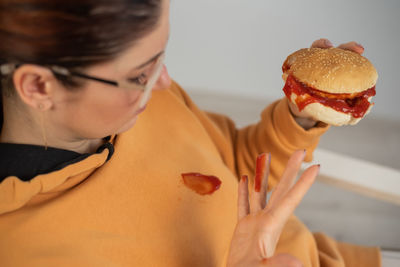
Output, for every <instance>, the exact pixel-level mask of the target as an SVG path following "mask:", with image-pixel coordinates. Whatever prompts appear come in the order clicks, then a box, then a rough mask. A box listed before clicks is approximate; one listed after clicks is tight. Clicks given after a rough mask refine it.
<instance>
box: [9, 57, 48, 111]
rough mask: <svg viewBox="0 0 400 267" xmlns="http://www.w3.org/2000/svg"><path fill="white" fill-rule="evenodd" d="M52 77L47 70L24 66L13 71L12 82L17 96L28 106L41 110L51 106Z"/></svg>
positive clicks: (39, 67)
mask: <svg viewBox="0 0 400 267" xmlns="http://www.w3.org/2000/svg"><path fill="white" fill-rule="evenodd" d="M53 80H54V76H53V74H52V73H51V71H50V70H49V69H47V68H44V67H41V66H37V65H30V64H24V65H22V66H20V67H19V68H17V69H16V70H15V71H14V75H13V81H14V86H15V90H16V92H17V94H18V95H19V97H20V99H21V100H22V102H24V103H25V104H27V105H28V106H30V107H32V108H35V109H39V106H40V107H41V110H42V111H43V110H46V109H49V108H50V107H51V106H52V103H53V101H52V86H51V82H52V81H53Z"/></svg>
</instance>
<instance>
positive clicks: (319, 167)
mask: <svg viewBox="0 0 400 267" xmlns="http://www.w3.org/2000/svg"><path fill="white" fill-rule="evenodd" d="M317 166H318V173H319V172H320V171H321V164H318V165H317Z"/></svg>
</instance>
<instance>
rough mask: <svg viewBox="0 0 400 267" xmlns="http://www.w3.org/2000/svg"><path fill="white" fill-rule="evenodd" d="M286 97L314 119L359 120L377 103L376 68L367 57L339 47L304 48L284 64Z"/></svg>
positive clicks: (340, 122)
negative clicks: (373, 101)
mask: <svg viewBox="0 0 400 267" xmlns="http://www.w3.org/2000/svg"><path fill="white" fill-rule="evenodd" d="M282 71H283V75H282V78H283V79H284V81H285V86H284V88H283V91H284V92H285V95H286V97H287V98H288V99H289V100H290V101H291V102H292V103H294V104H295V105H296V106H297V107H298V109H299V110H300V111H302V110H304V111H305V112H306V113H307V114H309V115H310V116H312V117H313V118H314V119H315V120H319V121H322V122H325V123H328V124H331V125H336V126H341V125H347V124H351V125H354V124H356V123H358V122H359V121H360V120H361V119H362V118H363V117H364V116H365V115H366V114H368V112H369V111H370V110H371V108H372V106H373V105H374V103H371V99H372V97H373V96H375V84H376V81H377V79H378V74H377V72H376V69H375V68H374V66H373V65H372V64H371V62H370V61H369V60H368V59H366V58H365V57H363V56H361V55H359V54H357V53H355V52H352V51H349V50H344V49H340V48H328V49H322V48H304V49H300V50H298V51H296V52H294V53H292V54H291V55H289V56H288V57H287V58H286V60H285V62H284V63H283V66H282Z"/></svg>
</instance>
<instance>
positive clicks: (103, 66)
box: [0, 0, 379, 267]
mask: <svg viewBox="0 0 400 267" xmlns="http://www.w3.org/2000/svg"><path fill="white" fill-rule="evenodd" d="M0 12H1V14H0V17H1V24H0V27H1V40H2V42H1V43H0V65H1V74H2V106H3V111H4V112H3V114H2V118H3V121H2V124H1V125H2V128H1V135H0V141H1V144H0V153H1V163H0V164H1V166H0V181H1V183H0V233H1V237H2V238H1V239H0V263H1V266H73V265H75V266H232V267H236V266H284V265H287V266H299V265H300V264H303V265H304V266H318V265H319V264H321V265H324V266H343V265H344V264H347V265H349V266H355V265H357V264H359V265H360V266H377V265H379V251H378V250H377V249H375V248H361V247H356V246H351V245H348V244H340V243H337V242H335V241H333V240H332V239H330V238H329V237H327V236H325V235H322V234H318V235H315V236H313V235H312V234H311V233H310V232H309V231H308V230H307V229H306V227H305V226H304V225H303V224H301V222H300V221H298V220H297V219H296V218H295V217H294V216H291V215H290V214H291V213H292V211H293V209H294V208H295V206H296V205H297V204H298V203H299V201H300V199H301V198H302V196H303V195H304V194H305V192H306V191H307V189H308V188H309V186H311V184H312V182H313V180H314V179H315V176H316V175H317V172H318V169H319V167H318V166H312V167H311V168H309V169H308V170H307V171H306V172H305V173H304V174H303V175H302V178H301V179H300V180H299V182H297V183H296V185H295V186H294V187H291V184H292V183H293V180H294V179H295V177H296V174H297V172H298V169H299V167H300V164H301V162H302V161H303V159H304V158H305V159H306V160H310V159H311V156H312V151H313V149H314V148H315V147H316V145H317V143H318V139H319V136H320V135H322V134H323V133H324V132H325V131H326V130H327V126H326V125H322V124H319V123H317V122H315V121H312V120H311V119H309V118H308V117H307V115H306V114H302V113H299V112H298V111H296V110H295V109H293V111H292V113H293V114H292V113H291V112H290V109H289V106H288V104H287V102H286V100H280V101H277V102H275V103H274V104H272V105H271V106H269V107H268V108H266V109H265V110H264V111H263V113H262V119H261V121H260V122H259V123H258V124H255V125H251V126H249V127H247V128H244V129H241V130H236V129H235V127H234V125H233V123H232V121H231V120H229V119H228V118H226V117H224V116H221V115H217V114H211V113H206V112H203V111H201V110H199V109H198V108H197V106H196V105H195V104H194V103H193V102H192V101H191V99H190V98H189V97H188V96H187V94H186V93H185V92H184V91H183V90H182V89H181V88H180V87H179V85H177V84H176V83H175V82H171V80H170V79H169V77H168V73H167V71H166V68H165V67H164V66H163V63H162V59H163V57H164V54H165V47H166V44H167V40H168V35H169V1H168V0H141V1H139V0H137V1H134V0H130V1H129V0H114V1H106V0H80V1H54V0H18V1H15V0H13V1H6V0H2V1H1V7H0ZM314 46H319V47H329V44H328V45H326V44H325V42H324V40H319V41H317V42H315V43H314ZM343 48H347V49H353V50H356V51H359V52H362V51H360V49H361V48H360V47H357V46H355V45H354V43H349V44H346V45H345V46H344V47H343ZM162 89H164V90H162ZM152 91H153V96H152V98H151V101H149V99H150V96H151V94H152ZM303 127H304V129H303ZM305 129H308V130H305ZM304 149H307V154H306V153H305V151H304ZM265 151H269V152H271V154H272V159H271V157H270V156H269V155H267V154H264V155H263V157H262V158H260V159H261V160H262V161H263V162H261V163H263V164H267V162H269V161H271V169H270V173H271V175H270V177H269V180H268V181H267V170H266V169H265V170H264V175H263V176H262V177H261V178H262V179H261V180H258V181H259V182H260V183H259V182H254V181H253V179H250V180H249V181H248V179H247V178H245V177H244V178H242V179H241V181H240V182H239V189H237V188H238V183H237V181H238V178H237V177H241V175H246V174H247V175H249V176H250V178H253V177H254V175H255V171H254V170H255V158H256V156H257V155H258V154H260V153H262V152H265ZM291 155H292V156H291ZM287 162H288V163H287ZM286 163H287V167H286V168H285V164H286ZM191 173H195V174H191ZM196 175H197V176H196ZM210 175H211V176H212V178H211V176H210ZM193 176H195V177H200V180H201V181H202V182H198V180H193ZM182 177H183V178H184V179H182ZM191 177H192V178H191ZM278 181H280V182H279V183H278ZM196 182H198V183H197V184H196ZM213 182H216V183H213ZM248 182H250V185H251V186H250V188H251V189H250V190H249V191H250V197H249V196H248V190H247V183H248ZM253 184H254V185H253ZM277 184H278V185H277ZM196 185H197V187H196ZM267 185H268V186H269V189H271V188H275V190H274V193H273V195H272V197H271V199H270V201H269V203H268V205H266V204H265V203H266V202H265V198H266V191H267ZM257 186H258V188H257ZM199 188H200V191H199V190H198V189H199ZM202 190H203V191H202ZM237 192H239V198H238V204H237V203H236V196H235V195H236V193H237ZM237 217H238V223H237V224H236V222H237ZM235 226H236V227H235Z"/></svg>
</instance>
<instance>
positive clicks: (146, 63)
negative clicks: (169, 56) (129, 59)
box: [132, 50, 165, 70]
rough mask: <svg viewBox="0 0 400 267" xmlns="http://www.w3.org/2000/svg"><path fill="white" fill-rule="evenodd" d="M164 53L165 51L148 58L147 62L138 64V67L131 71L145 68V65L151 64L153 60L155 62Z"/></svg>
mask: <svg viewBox="0 0 400 267" xmlns="http://www.w3.org/2000/svg"><path fill="white" fill-rule="evenodd" d="M164 52H165V50H163V51H161V52H160V53H158V54H157V55H155V56H154V57H152V58H150V59H149V60H147V61H146V62H144V63H142V64H140V65H139V66H137V67H135V68H133V69H132V70H138V69H142V68H144V67H146V66H147V65H149V64H150V63H151V62H153V61H154V60H156V59H157V58H158V57H159V56H160V55H161V54H163V53H164Z"/></svg>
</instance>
